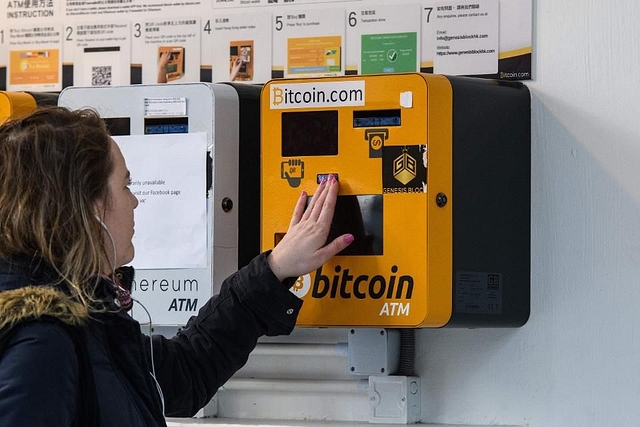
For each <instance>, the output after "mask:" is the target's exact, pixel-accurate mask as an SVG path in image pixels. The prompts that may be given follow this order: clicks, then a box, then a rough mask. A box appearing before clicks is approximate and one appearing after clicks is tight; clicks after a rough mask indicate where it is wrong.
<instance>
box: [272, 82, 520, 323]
mask: <svg viewBox="0 0 640 427" xmlns="http://www.w3.org/2000/svg"><path fill="white" fill-rule="evenodd" d="M261 114H262V157H261V166H262V199H261V200H262V210H261V213H262V214H261V227H262V230H261V236H262V240H261V242H262V249H263V250H264V249H268V248H270V247H272V246H273V245H274V244H277V243H278V241H279V240H280V239H281V238H282V236H283V235H284V233H285V232H286V231H287V227H288V223H289V219H290V210H291V207H292V206H294V205H295V202H296V200H297V199H298V197H299V195H300V192H301V191H306V192H307V193H308V194H310V195H313V192H314V191H315V189H316V186H317V184H318V182H319V181H320V180H321V179H322V178H323V177H326V176H328V175H329V174H333V175H335V176H336V177H337V178H338V180H339V182H340V192H339V196H338V201H337V206H336V211H335V216H334V220H333V224H332V229H331V232H330V236H329V238H330V239H333V238H334V237H336V236H338V235H340V234H342V233H347V232H348V233H352V234H354V236H355V238H356V239H355V241H354V243H352V245H351V246H349V247H348V248H347V249H346V250H344V251H343V252H342V253H340V254H338V256H336V257H334V258H333V259H331V260H330V261H329V262H327V263H326V264H325V265H323V266H322V267H321V268H319V269H317V270H316V271H314V272H312V273H311V274H309V275H307V276H304V277H301V278H299V279H298V281H297V282H296V284H295V285H294V287H293V288H292V291H293V292H294V293H296V294H297V295H298V296H299V297H300V298H302V299H303V300H304V302H305V303H304V306H303V308H302V311H301V313H300V316H299V320H298V325H299V326H306V327H316V326H321V327H327V326H328V327H333V326H335V327H356V328H357V327H381V328H415V327H443V326H448V327H517V326H521V325H523V324H524V323H525V322H526V321H527V319H528V317H529V288H530V193H531V191H530V171H531V167H530V164H531V154H530V151H531V150H530V145H531V137H530V117H531V113H530V97H529V92H528V89H527V88H526V87H525V86H524V85H522V84H520V83H511V82H501V81H493V80H485V79H472V78H463V77H446V76H439V75H430V74H417V73H416V74H389V75H372V76H349V77H335V78H318V79H297V80H274V81H271V82H269V83H268V84H266V85H265V86H264V88H263V93H262V100H261Z"/></svg>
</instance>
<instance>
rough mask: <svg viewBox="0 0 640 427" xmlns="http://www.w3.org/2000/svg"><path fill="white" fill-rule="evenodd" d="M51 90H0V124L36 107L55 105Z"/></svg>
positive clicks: (55, 94)
mask: <svg viewBox="0 0 640 427" xmlns="http://www.w3.org/2000/svg"><path fill="white" fill-rule="evenodd" d="M57 102H58V94H57V93H53V92H42V93H35V92H33V93H32V92H0V125H1V124H3V123H4V122H6V121H7V120H10V119H16V118H20V117H24V116H26V115H28V114H29V113H31V112H33V111H35V110H36V108H38V107H43V106H50V105H56V103H57Z"/></svg>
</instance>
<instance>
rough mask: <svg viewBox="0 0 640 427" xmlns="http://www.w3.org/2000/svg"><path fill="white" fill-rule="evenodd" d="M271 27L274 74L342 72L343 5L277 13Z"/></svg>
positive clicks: (314, 74)
mask: <svg viewBox="0 0 640 427" xmlns="http://www.w3.org/2000/svg"><path fill="white" fill-rule="evenodd" d="M273 27H274V29H275V32H274V36H273V64H274V65H273V72H274V76H275V75H278V74H281V73H283V74H284V77H323V76H341V75H344V67H343V64H344V61H345V57H344V55H345V53H344V48H343V42H344V40H345V28H344V9H323V10H319V9H314V10H300V9H299V10H298V11H297V12H295V13H283V14H278V15H275V16H274V19H273Z"/></svg>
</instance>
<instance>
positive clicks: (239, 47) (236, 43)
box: [229, 40, 254, 82]
mask: <svg viewBox="0 0 640 427" xmlns="http://www.w3.org/2000/svg"><path fill="white" fill-rule="evenodd" d="M253 54H254V49H253V40H232V41H230V42H229V81H232V82H233V81H252V80H253V76H254V71H253V63H254V61H253Z"/></svg>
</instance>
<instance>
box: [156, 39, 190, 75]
mask: <svg viewBox="0 0 640 427" xmlns="http://www.w3.org/2000/svg"><path fill="white" fill-rule="evenodd" d="M158 64H159V66H163V67H164V72H165V74H166V78H167V82H172V81H174V80H179V79H181V78H182V77H183V76H184V70H185V48H184V47H183V46H159V47H158ZM160 64H164V65H160Z"/></svg>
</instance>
